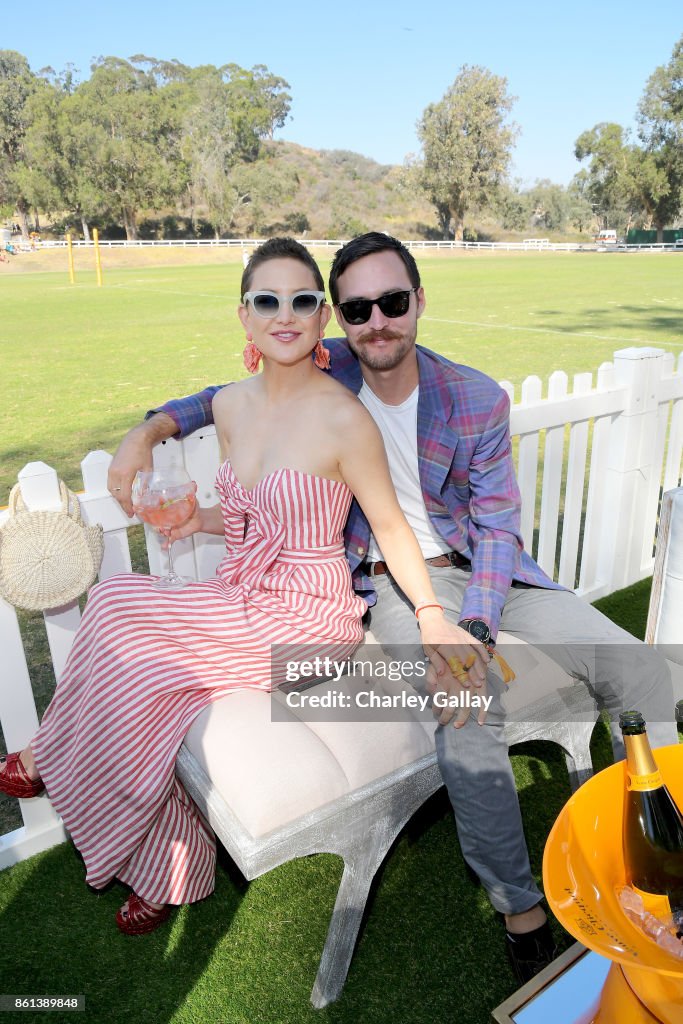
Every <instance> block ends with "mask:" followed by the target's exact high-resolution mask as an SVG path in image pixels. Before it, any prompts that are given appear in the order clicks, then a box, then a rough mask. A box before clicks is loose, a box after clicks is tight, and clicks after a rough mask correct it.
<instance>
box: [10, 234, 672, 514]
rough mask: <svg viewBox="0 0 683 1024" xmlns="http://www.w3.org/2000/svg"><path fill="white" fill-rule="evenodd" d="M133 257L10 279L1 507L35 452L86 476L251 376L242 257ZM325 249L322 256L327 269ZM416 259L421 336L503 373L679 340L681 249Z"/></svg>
mask: <svg viewBox="0 0 683 1024" xmlns="http://www.w3.org/2000/svg"><path fill="white" fill-rule="evenodd" d="M139 253H140V259H141V260H143V259H144V261H145V262H143V264H142V265H140V266H125V267H116V266H110V265H108V263H115V262H116V261H121V260H122V259H124V257H123V255H122V254H121V253H119V252H118V251H115V250H110V251H106V252H105V254H104V261H105V285H104V287H102V288H97V287H96V286H95V275H94V272H93V271H92V270H79V273H78V275H77V283H76V284H75V285H74V286H71V285H69V283H68V278H67V275H66V270H65V267H64V269H63V270H62V271H59V272H58V271H54V272H51V273H35V274H33V273H24V274H18V273H17V274H5V275H3V274H0V308H1V309H2V320H1V326H2V334H1V336H0V352H1V353H2V356H1V366H2V372H1V373H0V439H1V440H0V453H1V457H0V505H2V504H4V503H5V502H6V495H7V493H8V491H9V488H10V487H11V486H12V484H13V483H14V481H15V479H16V474H17V471H18V470H19V469H21V467H22V466H23V465H24V464H25V463H26V462H29V461H32V460H35V459H42V460H43V461H45V462H49V463H51V464H52V465H54V466H55V468H57V469H58V471H59V472H60V474H61V475H62V476H64V478H65V479H66V480H67V482H69V483H71V484H76V483H77V482H78V479H79V477H78V472H77V467H78V463H79V461H80V459H81V458H82V457H83V455H85V454H86V452H88V451H89V450H90V449H94V448H105V449H107V450H108V451H113V450H114V448H115V447H116V444H117V442H118V440H119V438H120V437H121V435H122V434H123V433H124V431H125V430H126V429H127V428H128V427H129V426H130V425H132V424H133V423H135V422H137V420H138V419H139V418H140V415H141V414H142V413H143V412H144V411H145V410H146V409H147V408H149V407H150V406H154V405H156V404H159V403H160V402H162V401H164V400H165V399H166V398H168V397H171V396H177V395H183V394H187V393H189V392H191V391H196V390H199V389H200V388H202V387H203V386H204V385H205V384H208V383H220V382H223V381H226V380H234V379H236V378H238V377H241V376H244V375H245V373H246V371H245V370H244V368H243V366H242V362H241V352H242V348H243V347H244V335H243V332H242V329H241V326H240V324H239V321H238V320H237V317H236V315H235V312H234V311H235V307H236V305H237V302H238V293H239V279H240V275H241V269H242V267H241V262H240V259H239V253H233V254H230V257H231V258H230V259H229V260H227V259H226V261H225V262H222V263H220V264H218V265H210V264H209V265H206V264H203V263H199V262H193V256H194V254H192V253H185V254H183V255H184V258H185V260H186V262H185V263H184V264H182V265H181V266H157V267H155V266H149V265H147V262H146V261H147V260H148V259H149V258H150V254H149V252H148V251H147V250H144V251H139ZM50 255H51V256H52V257H53V263H52V265H54V266H59V262H58V259H61V260H62V261H64V262H65V256H64V255H63V254H61V253H59V254H58V253H53V254H50ZM21 258H24V259H26V260H29V259H31V257H30V256H26V257H17V260H18V259H21ZM81 258H82V259H84V257H81ZM125 258H126V260H127V261H128V262H130V261H131V259H133V258H134V254H128V256H127V257H125ZM167 258H168V257H167ZM195 258H196V257H195ZM330 259H331V253H329V252H327V253H321V254H320V262H321V266H322V267H323V270H324V271H326V270H327V268H328V266H329V260H330ZM418 260H419V264H420V267H421V269H422V273H423V277H424V284H425V287H426V292H427V300H428V306H427V310H426V312H425V315H424V317H423V318H422V321H421V323H420V334H419V340H420V341H421V342H423V343H424V344H426V345H428V346H431V347H433V348H435V349H436V350H437V351H439V352H442V353H443V354H444V355H447V356H449V357H450V358H452V359H454V360H456V361H461V362H465V363H469V364H470V365H474V366H476V367H478V368H480V369H482V370H484V371H485V372H487V373H489V374H491V376H493V377H494V378H496V379H497V380H501V379H507V380H510V381H512V382H513V383H515V384H516V385H519V384H520V382H521V381H522V380H523V379H524V377H526V376H527V375H528V374H530V373H536V374H538V375H539V376H541V377H542V378H544V379H545V378H547V376H548V374H549V373H551V372H552V371H553V370H556V369H562V370H565V371H566V372H567V373H569V374H570V375H571V374H573V373H575V372H578V371H585V370H594V369H595V368H596V367H597V366H598V365H599V364H600V363H601V362H603V361H604V360H606V359H609V358H611V356H612V353H613V352H614V351H615V350H616V349H618V348H624V347H627V346H630V345H657V346H660V347H662V348H665V349H667V350H669V351H672V352H674V353H675V354H676V355H678V353H679V352H680V351H681V348H682V347H683V339H681V336H680V324H681V322H682V321H683V291H682V290H681V287H680V280H681V271H682V270H683V257H682V256H681V254H679V253H649V254H648V253H642V254H616V253H501V254H491V253H484V252H481V253H479V252H466V253H460V254H458V255H454V256H452V255H449V254H441V255H430V256H425V257H422V256H421V255H420V254H419V253H418ZM27 265H30V264H24V266H27ZM328 333H329V334H330V335H332V334H333V327H331V328H329V330H328ZM340 333H341V332H340Z"/></svg>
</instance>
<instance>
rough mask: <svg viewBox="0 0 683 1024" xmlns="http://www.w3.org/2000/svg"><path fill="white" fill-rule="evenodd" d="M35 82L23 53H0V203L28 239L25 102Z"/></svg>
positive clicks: (35, 85) (32, 91)
mask: <svg viewBox="0 0 683 1024" xmlns="http://www.w3.org/2000/svg"><path fill="white" fill-rule="evenodd" d="M37 88H38V79H37V77H36V75H34V74H33V72H32V71H31V68H30V67H29V63H28V61H27V60H26V58H25V57H24V56H22V54H20V53H17V52H16V51H15V50H0V203H1V204H2V205H4V206H7V207H10V208H11V210H12V212H13V211H14V210H15V209H16V211H17V213H18V215H19V220H20V222H21V229H22V234H23V235H24V236H25V237H28V233H29V227H28V213H29V206H30V200H29V197H28V196H27V195H26V184H27V175H28V170H29V168H28V164H27V160H26V151H25V139H26V129H27V127H28V113H27V107H28V101H29V99H30V97H31V96H32V94H33V93H34V92H35V91H36V89H37Z"/></svg>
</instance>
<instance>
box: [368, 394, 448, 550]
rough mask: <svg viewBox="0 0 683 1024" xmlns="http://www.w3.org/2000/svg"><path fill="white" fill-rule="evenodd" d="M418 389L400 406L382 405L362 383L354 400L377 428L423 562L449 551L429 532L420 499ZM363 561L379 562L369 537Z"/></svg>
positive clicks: (425, 511)
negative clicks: (424, 559) (359, 403)
mask: <svg viewBox="0 0 683 1024" xmlns="http://www.w3.org/2000/svg"><path fill="white" fill-rule="evenodd" d="M418 392H419V388H415V390H414V391H413V393H412V394H411V395H410V396H409V397H408V398H406V400H405V402H401V404H400V405H385V404H384V402H382V401H380V399H379V398H378V397H377V395H376V394H375V393H374V391H371V390H370V388H369V387H368V385H367V384H366V383H365V381H363V386H362V388H361V389H360V393H359V395H358V397H359V398H360V400H361V402H362V403H363V405H364V406H365V408H366V409H367V410H368V412H369V413H370V415H371V416H372V418H373V420H374V421H375V423H376V424H377V426H378V427H379V429H380V432H381V434H382V438H383V440H384V447H385V448H386V450H387V458H388V460H389V471H390V473H391V479H392V480H393V482H394V487H395V488H396V494H397V495H398V501H399V504H400V506H401V508H402V509H403V512H404V514H405V517H406V519H407V520H408V522H409V523H410V526H411V527H412V529H413V530H414V532H415V536H416V537H417V540H418V543H419V545H420V547H421V549H422V556H423V558H434V556H435V555H440V554H443V552H444V551H450V550H451V548H450V545H449V544H448V543H447V542H446V541H445V540H444V539H443V538H442V537H440V536H439V534H438V533H437V532H436V530H435V529H434V528H433V526H432V524H431V522H430V520H429V516H428V515H427V509H426V508H425V503H424V498H423V497H422V485H421V483H420V473H419V469H418V462H417V400H418ZM366 557H367V560H368V561H369V562H376V561H378V560H383V556H382V552H381V551H380V549H379V547H378V546H377V542H376V541H375V538H374V537H373V536H372V535H371V536H370V541H369V543H368V553H367V556H366Z"/></svg>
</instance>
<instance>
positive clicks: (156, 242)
mask: <svg viewBox="0 0 683 1024" xmlns="http://www.w3.org/2000/svg"><path fill="white" fill-rule="evenodd" d="M299 241H300V242H302V243H303V244H304V245H306V246H308V248H310V249H318V248H321V249H339V248H340V247H341V246H342V245H346V243H347V242H348V241H349V239H348V238H332V239H331V238H300V239H299ZM262 242H265V238H139V239H136V240H135V241H131V240H129V239H125V238H117V239H100V240H99V245H100V247H101V248H105V249H138V248H149V247H154V246H158V247H161V248H174V247H178V246H179V247H188V246H189V247H191V248H228V249H254V248H256V246H257V245H261V243H262ZM71 244H72V245H73V246H74V248H79V249H92V248H93V246H94V244H95V243H94V242H86V241H84V240H82V239H74V240H73V242H72V243H71ZM403 244H404V245H406V246H407V247H408V249H427V250H429V249H496V250H503V251H505V252H538V251H548V252H576V251H578V250H591V251H601V252H602V251H608V250H610V251H613V252H616V251H617V250H618V249H621V250H623V249H628V250H633V251H635V250H639V249H646V250H652V251H653V252H654V251H662V252H663V251H665V250H669V251H670V250H672V249H673V248H675V244H674V243H673V242H647V243H643V244H642V245H619V246H616V245H605V244H603V243H597V242H593V241H586V242H550V241H549V240H548V239H547V238H527V239H526V240H524V241H522V242H460V241H457V242H456V241H454V240H453V239H450V240H445V239H444V240H441V241H428V240H426V239H409V240H405V241H404V243H403ZM15 245H16V246H17V248H19V249H20V250H21V251H22V252H23V251H30V250H33V249H65V248H66V247H67V245H68V242H66V241H63V240H61V239H59V240H51V239H46V240H45V241H42V240H41V241H40V242H38V243H36V245H35V246H33V245H31V244H30V243H29V242H16V243H15Z"/></svg>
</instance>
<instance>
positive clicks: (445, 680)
mask: <svg viewBox="0 0 683 1024" xmlns="http://www.w3.org/2000/svg"><path fill="white" fill-rule="evenodd" d="M420 633H421V634H422V644H423V647H424V649H425V653H426V655H427V657H428V658H429V661H430V666H429V670H428V672H427V684H428V685H427V688H428V690H429V692H430V693H431V694H432V696H433V695H434V693H436V691H437V690H439V691H441V692H443V693H445V694H447V695H448V697H460V695H461V694H462V693H463V692H464V691H465V690H468V689H470V687H472V686H474V687H476V691H477V695H486V670H487V666H488V663H489V661H490V660H491V655H490V654H489V652H488V650H487V649H486V647H485V646H484V645H483V644H481V643H480V642H479V641H478V640H476V639H475V638H474V637H473V636H472V635H471V634H470V633H468V632H467V630H465V629H463V628H462V627H461V626H456V625H454V624H453V623H452V622H449V621H448V620H447V619H446V618H445V617H444V615H443V612H442V611H440V610H437V609H431V608H430V609H425V610H424V611H423V612H421V613H420ZM458 703H459V704H460V701H458ZM437 711H438V714H437ZM434 714H435V715H436V717H437V718H438V721H439V724H440V725H447V724H448V723H449V722H450V721H451V720H452V719H453V718H455V719H456V720H455V722H454V723H453V724H454V726H455V727H456V729H459V728H461V727H462V726H463V725H465V723H466V722H467V719H468V718H469V714H470V709H469V708H467V707H462V706H459V707H444V708H441V709H437V708H435V709H434ZM485 719H486V709H485V707H482V708H481V709H480V712H479V717H478V721H479V724H480V725H482V724H483V723H484V720H485Z"/></svg>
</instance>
